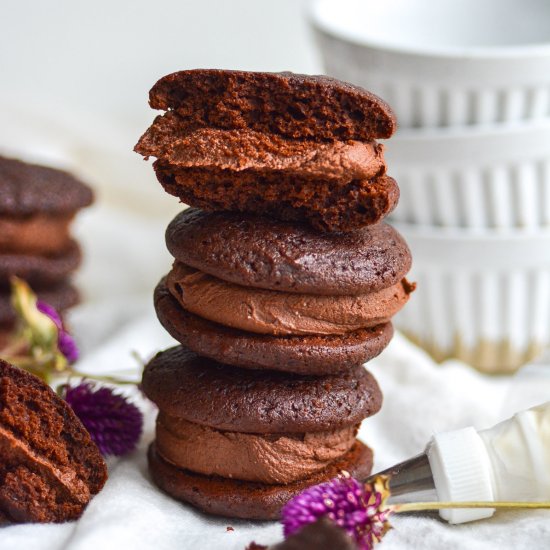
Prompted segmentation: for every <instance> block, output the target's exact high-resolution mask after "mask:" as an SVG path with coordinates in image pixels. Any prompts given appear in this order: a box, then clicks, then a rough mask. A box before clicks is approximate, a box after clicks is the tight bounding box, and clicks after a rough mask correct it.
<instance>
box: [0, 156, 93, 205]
mask: <svg viewBox="0 0 550 550" xmlns="http://www.w3.org/2000/svg"><path fill="white" fill-rule="evenodd" d="M92 201H93V193H92V190H91V189H90V188H89V187H88V186H87V185H85V184H84V183H82V182H81V181H80V180H78V179H77V178H75V177H74V176H72V175H71V174H69V173H68V172H64V171H63V170H57V169H54V168H49V167H47V166H39V165H37V164H28V163H26V162H22V161H20V160H16V159H10V158H5V157H0V214H3V215H8V216H29V215H32V214H37V213H47V214H52V213H68V212H74V211H75V210H78V209H79V208H83V207H85V206H88V205H90V204H91V203H92Z"/></svg>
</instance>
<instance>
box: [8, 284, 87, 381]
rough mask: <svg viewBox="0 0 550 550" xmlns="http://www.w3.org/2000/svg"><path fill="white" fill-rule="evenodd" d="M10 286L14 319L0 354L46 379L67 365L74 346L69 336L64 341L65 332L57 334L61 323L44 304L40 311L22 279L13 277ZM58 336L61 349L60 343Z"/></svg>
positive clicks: (66, 367) (60, 330) (54, 312)
mask: <svg viewBox="0 0 550 550" xmlns="http://www.w3.org/2000/svg"><path fill="white" fill-rule="evenodd" d="M11 288H12V294H11V301H12V305H13V307H14V309H15V312H16V314H17V319H18V323H17V330H16V332H15V334H14V335H13V338H12V340H11V341H10V343H9V344H8V346H7V348H5V349H4V350H3V351H2V355H3V357H4V358H5V359H7V360H9V361H10V362H12V363H13V364H15V365H17V366H19V367H21V368H24V369H26V370H28V371H30V372H32V373H33V374H35V375H37V376H39V377H40V378H42V380H44V381H45V382H50V381H51V378H52V376H53V375H54V374H56V373H59V372H64V371H66V370H67V369H68V366H69V359H70V358H74V356H75V353H77V352H76V351H75V350H76V346H75V345H74V342H72V339H71V343H69V342H68V339H67V336H68V335H66V333H65V335H63V336H61V334H62V324H61V319H59V315H58V314H57V312H56V311H55V310H54V309H53V308H52V307H51V306H48V305H47V304H43V308H44V311H41V310H40V309H39V307H38V301H37V299H36V295H35V294H34V292H33V291H32V290H31V289H30V287H29V286H28V285H27V283H26V282H25V281H22V280H21V279H18V278H17V277H13V278H12V279H11ZM50 314H51V315H50ZM58 324H59V326H60V327H61V329H60V328H58ZM63 332H64V331H63ZM69 338H70V337H69ZM60 340H62V342H63V345H64V346H65V349H64V350H63V349H62V348H61V347H60ZM63 351H65V352H67V355H65V353H63Z"/></svg>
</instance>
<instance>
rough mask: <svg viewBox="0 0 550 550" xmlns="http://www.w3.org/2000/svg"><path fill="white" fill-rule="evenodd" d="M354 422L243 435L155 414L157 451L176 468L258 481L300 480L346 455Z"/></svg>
mask: <svg viewBox="0 0 550 550" xmlns="http://www.w3.org/2000/svg"><path fill="white" fill-rule="evenodd" d="M356 432H357V426H349V427H347V428H342V429H340V430H332V431H328V432H315V433H302V434H284V433H282V434H269V435H265V434H248V433H239V432H228V431H222V430H216V429H214V428H210V427H208V426H201V425H199V424H194V423H193V422H188V421H187V420H184V419H182V418H176V417H171V416H168V415H166V414H164V413H163V412H162V411H161V412H160V413H159V415H158V418H157V429H156V447H157V451H158V453H159V454H160V455H161V456H162V457H163V458H164V459H165V460H167V461H168V462H170V463H172V464H174V465H175V466H177V467H178V468H184V469H186V470H191V471H192V472H196V473H200V474H204V475H218V476H221V477H226V478H233V479H241V480H245V481H258V482H260V483H275V484H282V483H291V482H293V481H298V480H300V479H304V478H306V477H309V476H310V475H312V474H314V473H315V472H317V471H319V470H323V469H324V468H326V467H327V466H328V465H329V464H330V463H331V462H334V461H335V460H338V459H339V458H341V457H342V456H343V455H345V454H346V453H347V452H348V451H349V450H350V449H351V447H352V446H353V444H354V443H355V435H356Z"/></svg>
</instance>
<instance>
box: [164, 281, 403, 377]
mask: <svg viewBox="0 0 550 550" xmlns="http://www.w3.org/2000/svg"><path fill="white" fill-rule="evenodd" d="M155 309H156V312H157V316H158V318H159V320H160V322H161V324H162V325H163V327H164V328H165V329H166V330H167V331H168V332H169V333H170V335H171V336H173V337H174V338H175V339H176V340H178V341H179V342H181V343H182V344H184V345H185V346H187V347H188V348H189V349H191V350H192V351H194V352H196V353H198V354H199V355H203V356H204V357H209V358H210V359H214V360H215V361H219V362H223V363H226V364H229V365H235V366H237V367H243V368H250V369H273V370H279V371H286V372H293V373H297V374H307V375H323V374H335V373H338V372H342V371H345V370H348V369H350V368H352V367H355V366H356V365H361V364H363V363H366V362H367V361H369V360H371V359H373V358H374V357H376V356H377V355H378V354H379V353H381V352H382V351H383V350H384V348H385V347H386V346H387V345H388V344H389V342H390V340H391V337H392V335H393V328H392V325H391V323H385V324H383V325H378V326H376V327H373V328H368V329H362V330H356V331H354V332H350V333H347V334H343V335H330V336H281V337H277V336H269V335H263V334H254V333H251V332H245V331H242V330H236V329H232V328H229V327H224V326H223V325H219V324H217V323H213V322H210V321H207V320H206V319H203V318H201V317H198V316H197V315H193V314H192V313H189V312H188V311H186V310H184V309H183V308H182V307H181V306H180V305H179V303H178V302H177V300H176V299H175V298H174V297H173V296H172V295H171V294H170V292H169V291H168V289H167V288H166V284H165V281H164V280H162V281H161V282H160V283H159V285H158V286H157V288H156V290H155Z"/></svg>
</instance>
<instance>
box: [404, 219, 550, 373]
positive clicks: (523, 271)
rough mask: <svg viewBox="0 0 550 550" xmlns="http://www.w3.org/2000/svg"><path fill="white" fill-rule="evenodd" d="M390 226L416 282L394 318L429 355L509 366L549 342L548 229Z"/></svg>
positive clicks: (498, 369) (496, 368) (497, 368)
mask: <svg viewBox="0 0 550 550" xmlns="http://www.w3.org/2000/svg"><path fill="white" fill-rule="evenodd" d="M396 227H397V229H398V230H399V231H400V232H401V233H402V234H403V236H404V237H405V238H406V240H407V242H408V243H409V246H410V248H411V251H412V254H413V270H412V272H411V274H410V279H411V280H416V281H417V283H418V288H417V291H416V292H415V293H414V294H413V295H412V297H411V300H410V301H409V303H408V304H407V307H406V308H404V309H403V310H402V311H401V312H400V313H399V314H398V316H397V317H396V319H395V324H396V327H397V328H399V329H401V330H402V331H403V332H404V333H405V334H407V335H408V336H409V337H411V338H412V339H413V340H414V341H416V342H417V343H418V344H420V345H421V346H422V347H424V348H425V349H426V350H427V351H428V352H430V353H431V354H432V355H433V356H434V357H435V358H436V359H437V360H443V359H446V358H449V357H456V358H459V359H462V360H464V361H466V362H468V363H470V364H471V365H473V366H475V367H476V368H478V369H480V370H482V371H485V372H491V373H504V372H512V371H514V370H515V369H517V368H518V367H519V366H521V365H522V364H524V363H526V362H528V361H529V360H530V359H532V358H533V357H535V356H536V355H537V354H538V353H540V352H541V351H542V350H543V349H544V348H545V347H546V346H548V345H549V344H550V230H548V231H545V232H543V231H541V232H539V233H537V234H534V235H525V234H524V233H521V232H517V231H507V232H502V233H500V234H491V235H489V234H484V235H481V236H479V235H478V236H475V235H472V234H470V233H465V232H464V231H461V230H449V229H447V230H444V229H437V230H434V229H431V228H419V227H417V226H411V225H405V224H400V225H396Z"/></svg>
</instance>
